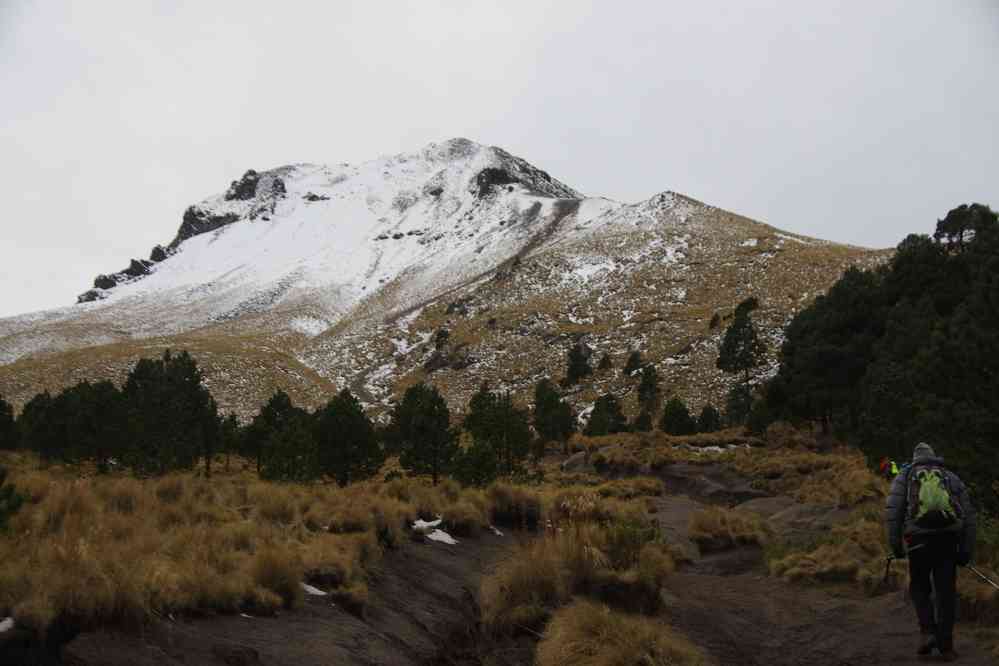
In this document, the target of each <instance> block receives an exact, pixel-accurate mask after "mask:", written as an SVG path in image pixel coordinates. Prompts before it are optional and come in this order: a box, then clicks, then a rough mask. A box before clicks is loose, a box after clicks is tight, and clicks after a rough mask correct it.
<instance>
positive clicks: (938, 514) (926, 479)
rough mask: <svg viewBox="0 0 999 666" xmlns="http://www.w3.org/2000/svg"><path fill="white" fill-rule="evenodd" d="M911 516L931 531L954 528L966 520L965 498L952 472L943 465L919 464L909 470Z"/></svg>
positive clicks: (909, 517) (921, 527) (917, 525)
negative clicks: (955, 487)
mask: <svg viewBox="0 0 999 666" xmlns="http://www.w3.org/2000/svg"><path fill="white" fill-rule="evenodd" d="M908 483H909V491H908V500H909V501H908V512H907V517H908V519H909V520H911V521H912V522H913V523H914V524H915V525H916V527H918V528H920V529H922V530H928V531H934V530H938V531H944V530H953V529H954V528H955V527H959V526H960V525H961V524H963V522H964V510H963V507H962V506H961V499H960V497H959V496H958V494H957V493H956V492H955V489H954V488H953V484H952V483H951V475H950V474H948V473H947V470H945V469H944V468H943V467H939V466H919V467H913V468H912V469H911V470H909V482H908Z"/></svg>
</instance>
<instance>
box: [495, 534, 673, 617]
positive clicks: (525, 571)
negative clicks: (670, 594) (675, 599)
mask: <svg viewBox="0 0 999 666" xmlns="http://www.w3.org/2000/svg"><path fill="white" fill-rule="evenodd" d="M656 536H657V535H656V533H655V532H654V530H651V529H649V528H646V527H643V526H640V525H627V524H624V525H617V524H612V525H610V526H602V525H597V524H593V523H583V522H580V523H576V524H573V525H570V526H569V527H566V528H564V529H561V530H554V531H548V532H546V533H545V534H544V536H542V537H539V538H537V539H535V540H533V541H529V542H526V543H524V544H521V545H520V546H519V547H518V548H517V550H516V551H515V552H514V553H512V554H511V556H510V557H509V558H508V559H506V560H504V561H503V562H502V563H501V564H500V565H499V567H498V568H497V569H496V571H495V572H494V573H493V574H492V575H490V576H488V577H487V578H485V579H484V580H483V582H482V585H481V587H480V594H479V599H480V605H481V608H482V620H483V624H484V626H485V627H487V628H488V629H489V630H490V631H492V632H493V633H495V634H512V633H518V632H521V631H536V630H538V629H539V628H540V627H541V626H542V625H543V624H544V622H545V621H546V620H547V619H548V617H549V616H550V615H551V613H552V612H553V611H554V610H555V609H557V608H560V607H561V606H564V605H565V604H567V603H569V602H570V601H571V600H572V598H573V597H574V596H575V595H588V596H591V597H594V598H596V599H599V600H601V601H604V602H607V603H610V604H612V605H613V606H615V607H617V608H621V609H624V610H627V611H631V612H652V611H654V610H655V609H656V608H658V606H659V591H660V589H661V587H662V584H663V581H664V580H665V579H666V577H667V576H668V575H669V574H670V573H672V571H673V570H674V569H675V564H674V561H673V559H672V557H671V556H670V553H669V551H668V550H667V549H666V548H665V547H664V546H662V545H660V544H658V543H656V542H654V541H653V539H655V538H656Z"/></svg>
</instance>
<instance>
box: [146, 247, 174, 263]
mask: <svg viewBox="0 0 999 666" xmlns="http://www.w3.org/2000/svg"><path fill="white" fill-rule="evenodd" d="M169 256H170V253H169V252H167V249H166V248H165V247H163V246H162V245H157V246H156V247H154V248H153V251H152V252H150V253H149V261H152V262H153V263H159V262H161V261H165V260H166V258H167V257H169Z"/></svg>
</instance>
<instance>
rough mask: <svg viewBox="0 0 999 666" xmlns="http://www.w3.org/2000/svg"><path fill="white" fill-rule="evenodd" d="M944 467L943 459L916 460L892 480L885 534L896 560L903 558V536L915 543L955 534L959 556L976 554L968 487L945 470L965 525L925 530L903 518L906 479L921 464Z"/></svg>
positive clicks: (974, 519) (974, 525)
mask: <svg viewBox="0 0 999 666" xmlns="http://www.w3.org/2000/svg"><path fill="white" fill-rule="evenodd" d="M928 464H932V465H941V466H942V465H943V458H939V457H936V456H924V457H917V458H915V459H914V460H913V462H912V465H910V466H907V467H906V468H905V470H904V471H903V472H902V473H901V474H899V475H898V476H896V477H895V480H894V481H892V484H891V491H890V492H889V493H888V501H887V502H886V504H885V528H886V530H887V532H888V546H889V548H891V552H892V554H893V555H894V556H895V557H905V537H911V538H913V539H916V540H918V539H919V537H926V536H931V535H935V534H942V533H947V532H954V533H957V535H958V537H959V549H960V551H961V552H962V553H968V555H969V557H974V554H975V536H976V531H977V519H976V516H975V506H974V505H973V504H972V503H971V496H970V493H969V492H968V488H967V486H965V485H964V483H963V482H962V481H961V478H960V477H959V476H958V475H957V474H954V473H953V472H951V471H950V470H947V476H948V481H949V483H950V487H951V488H952V489H953V490H954V492H955V493H956V494H957V495H958V501H959V502H960V503H961V508H963V509H964V522H963V523H962V524H960V525H955V526H954V527H952V528H950V529H947V530H942V531H941V530H925V529H922V528H920V527H917V526H916V525H914V524H913V521H911V520H907V519H906V514H907V513H908V508H909V507H908V504H909V495H908V493H909V476H910V475H911V474H912V471H913V470H914V469H915V468H917V467H920V466H921V465H928Z"/></svg>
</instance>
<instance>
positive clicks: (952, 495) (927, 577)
mask: <svg viewBox="0 0 999 666" xmlns="http://www.w3.org/2000/svg"><path fill="white" fill-rule="evenodd" d="M943 462H944V461H943V458H940V457H938V456H937V455H936V453H935V452H934V451H933V449H932V448H931V447H930V445H929V444H926V443H925V442H920V443H919V444H918V445H916V448H915V450H914V451H913V452H912V464H911V465H906V466H905V467H903V469H902V473H901V474H899V475H898V476H896V477H895V480H894V481H893V482H892V485H891V492H890V493H889V495H888V502H887V504H886V506H885V526H886V528H887V531H888V544H889V545H890V547H891V551H892V554H893V555H894V556H895V557H897V558H900V559H904V558H905V557H908V558H909V579H910V582H909V593H910V595H911V596H912V602H913V605H914V606H915V607H916V617H917V618H918V619H919V631H920V634H921V636H920V640H919V648H918V649H917V654H919V655H921V656H926V655H929V654H931V653H932V652H933V650H934V648H935V649H937V650H939V651H940V654H941V656H942V658H943V660H944V661H954V660H955V659H957V653H955V652H954V614H955V611H956V606H957V593H956V589H955V586H956V580H957V567H958V565H961V566H967V565H968V564H970V563H971V558H972V556H973V555H974V551H975V527H976V524H975V508H974V506H973V505H972V504H971V500H970V497H969V495H968V489H967V488H966V487H965V485H964V483H962V482H961V479H960V478H958V476H957V475H956V474H954V473H953V472H951V471H949V470H948V469H946V468H945V467H944V465H943ZM934 592H935V593H936V608H935V609H934V603H933V599H932V598H931V595H932V594H933V593H934Z"/></svg>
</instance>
